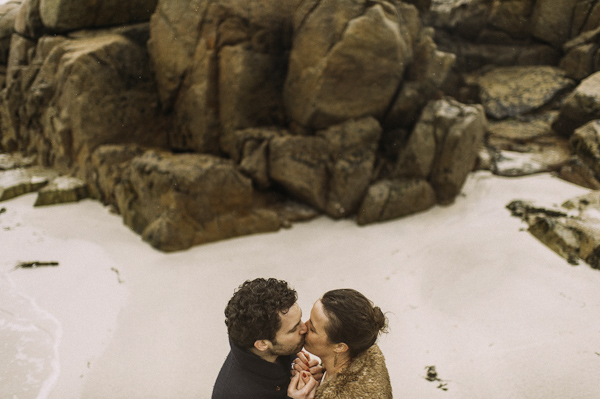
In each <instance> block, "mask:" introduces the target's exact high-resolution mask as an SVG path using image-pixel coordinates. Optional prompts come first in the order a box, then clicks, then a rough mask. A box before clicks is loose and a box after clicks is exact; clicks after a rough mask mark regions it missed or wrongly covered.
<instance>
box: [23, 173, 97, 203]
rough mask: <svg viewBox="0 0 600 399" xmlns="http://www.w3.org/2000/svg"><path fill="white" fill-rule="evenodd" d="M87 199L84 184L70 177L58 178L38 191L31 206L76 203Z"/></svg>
mask: <svg viewBox="0 0 600 399" xmlns="http://www.w3.org/2000/svg"><path fill="white" fill-rule="evenodd" d="M87 197H88V190H87V186H86V184H85V182H84V181H83V180H81V179H77V178H75V177H70V176H58V177H56V178H55V179H53V180H52V181H51V182H50V183H48V185H46V186H44V187H42V188H41V189H40V190H39V191H38V196H37V199H36V200H35V203H34V204H33V206H43V205H53V204H64V203H67V202H77V201H79V200H82V199H84V198H87Z"/></svg>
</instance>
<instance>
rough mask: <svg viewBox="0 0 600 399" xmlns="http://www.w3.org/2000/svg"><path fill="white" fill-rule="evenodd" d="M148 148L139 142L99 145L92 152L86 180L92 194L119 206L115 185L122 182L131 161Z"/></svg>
mask: <svg viewBox="0 0 600 399" xmlns="http://www.w3.org/2000/svg"><path fill="white" fill-rule="evenodd" d="M146 150H147V149H145V148H144V147H141V146H140V145H137V144H128V145H127V144H126V145H119V144H106V145H101V146H99V147H98V148H97V149H96V150H95V151H94V152H93V154H92V157H91V162H90V168H89V169H88V175H87V176H86V181H87V184H88V187H89V192H90V196H91V197H92V198H95V199H98V200H100V201H102V203H104V204H105V205H112V206H114V207H115V208H117V201H116V198H115V187H116V185H117V184H119V183H121V178H122V176H123V173H124V171H125V169H126V168H127V167H128V166H129V161H131V160H132V159H133V158H135V157H138V156H141V155H142V154H143V153H144V152H145V151H146Z"/></svg>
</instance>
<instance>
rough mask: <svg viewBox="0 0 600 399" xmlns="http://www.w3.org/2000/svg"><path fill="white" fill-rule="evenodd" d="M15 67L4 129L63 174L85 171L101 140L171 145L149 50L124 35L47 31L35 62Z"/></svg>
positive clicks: (4, 95)
mask: <svg viewBox="0 0 600 399" xmlns="http://www.w3.org/2000/svg"><path fill="white" fill-rule="evenodd" d="M11 68H12V69H11ZM11 68H9V71H13V70H14V72H15V76H16V78H15V79H11V80H9V86H8V87H7V89H6V90H5V91H4V92H3V97H4V104H5V105H4V107H3V108H5V109H4V110H3V113H4V114H6V115H8V116H9V118H7V119H6V122H7V123H3V124H2V129H3V131H4V130H6V131H7V137H11V136H16V139H15V140H16V141H21V142H22V143H27V144H28V146H29V148H27V150H29V151H31V152H36V153H37V154H38V156H39V158H40V159H41V160H42V162H44V163H47V164H51V165H53V166H54V167H57V168H58V169H59V170H60V171H62V172H63V173H64V172H67V171H71V170H75V171H77V170H79V172H77V173H79V177H84V175H85V172H84V168H85V165H86V163H87V162H88V161H89V157H90V155H91V153H92V152H93V151H94V149H95V148H96V147H98V146H99V145H101V144H106V143H123V142H126V143H127V142H143V143H144V144H147V145H156V146H164V145H166V139H167V133H166V126H165V125H164V122H163V119H162V117H161V115H160V112H159V108H158V102H157V95H156V89H155V86H154V82H153V80H152V76H151V73H150V70H149V68H148V56H147V53H146V52H145V50H144V48H142V47H140V46H139V45H138V44H137V43H135V42H133V41H132V40H130V39H129V38H127V37H125V36H123V35H120V34H115V33H111V31H105V32H104V33H103V34H101V33H98V32H94V33H93V34H91V35H90V36H85V35H84V36H83V37H80V38H77V39H67V38H65V37H57V38H53V37H44V38H42V39H40V40H39V41H38V43H37V45H36V47H35V56H34V58H33V59H31V60H30V62H29V64H27V65H17V66H13V67H11ZM30 76H31V77H30ZM3 122H4V120H3Z"/></svg>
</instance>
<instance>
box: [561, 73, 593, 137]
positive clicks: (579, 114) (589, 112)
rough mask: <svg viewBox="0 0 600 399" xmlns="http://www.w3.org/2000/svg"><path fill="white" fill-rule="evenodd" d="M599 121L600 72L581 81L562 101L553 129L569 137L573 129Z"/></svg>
mask: <svg viewBox="0 0 600 399" xmlns="http://www.w3.org/2000/svg"><path fill="white" fill-rule="evenodd" d="M594 119H600V72H596V73H594V74H593V75H591V76H589V77H587V78H586V79H584V80H582V81H581V83H580V84H579V85H578V86H577V87H576V88H575V90H573V92H571V93H570V94H569V95H568V96H567V97H566V98H565V100H564V101H563V103H562V105H561V107H560V113H559V115H558V118H557V120H556V121H555V122H554V123H553V124H552V127H553V129H554V130H555V131H556V132H558V133H560V134H562V135H564V136H570V135H571V134H572V133H573V131H574V130H575V129H577V128H578V127H580V126H583V125H584V124H586V123H587V122H589V121H591V120H594Z"/></svg>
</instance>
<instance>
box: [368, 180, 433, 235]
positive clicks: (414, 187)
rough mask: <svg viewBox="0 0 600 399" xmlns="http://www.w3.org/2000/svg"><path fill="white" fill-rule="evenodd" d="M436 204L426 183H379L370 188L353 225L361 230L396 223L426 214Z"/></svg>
mask: <svg viewBox="0 0 600 399" xmlns="http://www.w3.org/2000/svg"><path fill="white" fill-rule="evenodd" d="M435 203H436V198H435V192H434V191H433V188H432V187H431V185H430V184H429V183H428V182H427V181H425V180H422V179H399V180H382V181H379V182H377V183H375V184H373V185H371V186H370V187H369V190H368V191H367V194H366V195H365V197H364V199H363V201H362V204H361V205H360V207H359V210H358V212H357V215H356V222H357V223H358V224H359V225H361V226H362V225H366V224H370V223H376V222H383V221H385V220H390V219H396V218H399V217H402V216H406V215H410V214H413V213H416V212H421V211H425V210H427V209H429V208H431V207H432V206H434V205H435Z"/></svg>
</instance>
